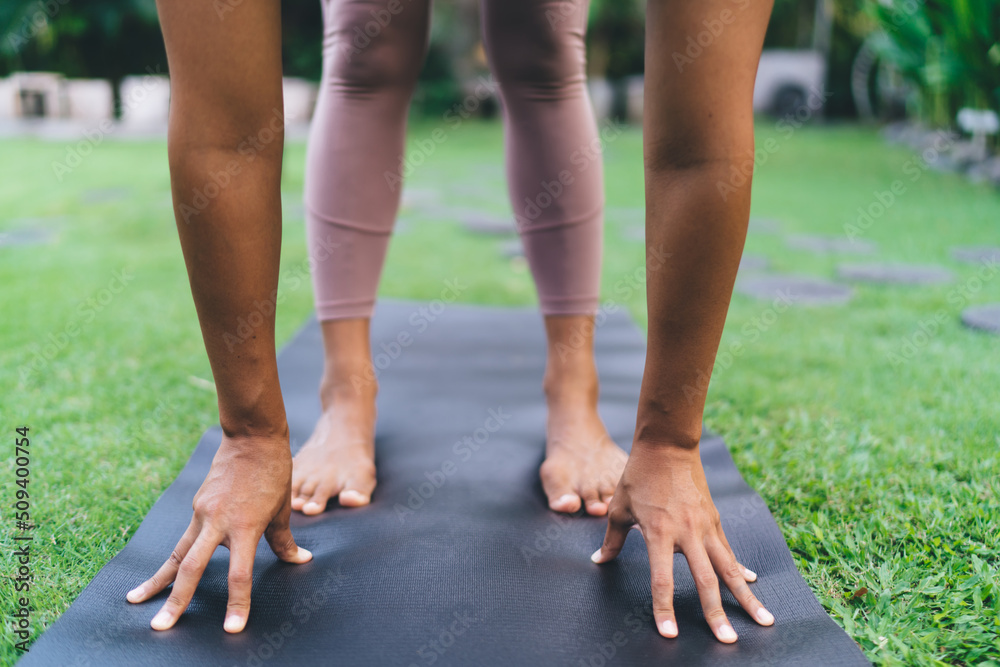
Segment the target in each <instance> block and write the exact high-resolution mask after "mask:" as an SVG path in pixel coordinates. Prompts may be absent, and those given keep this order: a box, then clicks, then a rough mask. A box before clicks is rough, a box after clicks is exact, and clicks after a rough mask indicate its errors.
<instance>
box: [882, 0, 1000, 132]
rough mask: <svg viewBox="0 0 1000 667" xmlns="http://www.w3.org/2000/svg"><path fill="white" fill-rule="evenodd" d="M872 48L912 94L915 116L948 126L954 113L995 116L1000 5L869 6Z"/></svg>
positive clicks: (961, 0) (999, 1)
mask: <svg viewBox="0 0 1000 667" xmlns="http://www.w3.org/2000/svg"><path fill="white" fill-rule="evenodd" d="M868 8H869V11H870V13H871V16H872V17H873V19H874V21H875V22H877V24H878V26H879V27H880V28H881V32H880V33H879V34H878V37H877V41H876V45H877V48H878V51H879V53H880V55H881V56H882V57H883V58H884V59H886V60H887V61H888V62H890V63H891V64H892V65H893V66H894V67H895V68H896V69H897V70H899V72H900V73H901V74H902V75H903V76H904V77H905V78H906V79H907V80H908V81H909V82H910V83H912V84H913V86H914V87H915V88H916V90H917V96H916V99H915V104H916V107H917V109H916V111H917V113H918V114H919V116H920V117H921V118H922V119H924V120H925V121H928V122H930V123H933V124H935V125H949V124H950V123H951V122H952V119H954V118H955V114H956V112H957V111H958V109H959V108H961V107H964V106H971V107H975V108H990V109H993V110H994V111H998V112H1000V0H944V1H942V0H880V1H879V2H874V1H872V2H869V3H868Z"/></svg>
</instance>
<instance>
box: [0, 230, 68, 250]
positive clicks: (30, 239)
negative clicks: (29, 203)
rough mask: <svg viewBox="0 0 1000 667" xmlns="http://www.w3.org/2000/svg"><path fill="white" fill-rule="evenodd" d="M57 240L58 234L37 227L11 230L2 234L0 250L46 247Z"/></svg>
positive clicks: (0, 235) (0, 234)
mask: <svg viewBox="0 0 1000 667" xmlns="http://www.w3.org/2000/svg"><path fill="white" fill-rule="evenodd" d="M55 239H56V233H55V232H54V231H52V230H51V229H44V228H40V227H36V228H34V229H32V228H27V229H11V230H8V231H5V232H0V248H7V247H15V246H32V245H45V244H48V243H52V242H53V241H55Z"/></svg>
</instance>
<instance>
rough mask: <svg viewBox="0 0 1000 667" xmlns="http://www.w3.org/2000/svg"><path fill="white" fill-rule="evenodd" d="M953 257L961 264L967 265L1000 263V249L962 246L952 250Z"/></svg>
mask: <svg viewBox="0 0 1000 667" xmlns="http://www.w3.org/2000/svg"><path fill="white" fill-rule="evenodd" d="M951 256H952V257H954V258H955V259H956V260H958V261H959V262H965V263H967V264H982V263H983V262H1000V248H994V247H991V246H961V247H958V248H952V249H951Z"/></svg>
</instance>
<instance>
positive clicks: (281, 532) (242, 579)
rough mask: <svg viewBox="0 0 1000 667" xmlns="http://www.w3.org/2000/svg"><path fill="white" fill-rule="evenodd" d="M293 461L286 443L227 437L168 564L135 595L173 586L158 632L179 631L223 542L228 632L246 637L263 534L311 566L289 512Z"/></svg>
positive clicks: (287, 556)
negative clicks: (255, 564) (179, 622)
mask: <svg viewBox="0 0 1000 667" xmlns="http://www.w3.org/2000/svg"><path fill="white" fill-rule="evenodd" d="M291 483H292V456H291V452H290V451H289V448H288V438H287V436H285V437H283V438H282V437H277V438H264V437H243V438H229V437H226V436H223V438H222V444H221V445H220V446H219V451H218V452H217V453H216V455H215V459H214V460H213V461H212V468H211V469H210V470H209V471H208V476H207V477H205V481H204V482H203V483H202V485H201V488H200V489H198V493H197V494H195V497H194V516H193V517H192V519H191V525H189V526H188V529H187V531H186V532H185V533H184V536H183V537H181V539H180V541H179V542H178V543H177V546H176V547H174V551H173V553H171V554H170V558H169V559H168V560H167V562H166V563H164V564H163V565H162V566H161V567H160V569H159V570H157V572H156V574H154V575H153V576H152V577H151V578H150V579H148V580H147V581H146V582H144V583H143V584H142V585H141V586H139V587H138V588H136V589H135V590H132V591H130V592H129V594H128V596H127V599H128V601H129V602H142V601H144V600H148V599H149V598H151V597H153V596H154V595H156V594H157V593H159V592H160V591H162V590H163V589H164V588H166V587H167V586H168V585H170V584H171V583H173V584H174V586H173V590H172V591H171V593H170V597H169V598H167V601H166V603H165V604H164V605H163V607H162V608H161V609H160V611H159V612H158V613H157V614H156V616H154V617H153V620H152V621H151V622H150V626H151V627H152V628H153V629H154V630H166V629H168V628H171V627H173V625H174V623H176V622H177V619H178V618H180V616H181V614H183V613H184V610H185V609H187V606H188V604H189V603H190V602H191V597H192V596H193V595H194V591H195V589H196V588H197V587H198V582H199V581H200V580H201V576H202V574H203V573H204V572H205V567H206V566H207V565H208V561H209V559H210V558H211V557H212V554H213V553H214V552H215V548H216V547H217V546H219V545H220V544H221V545H223V546H225V547H226V548H227V549H229V553H230V557H229V606H228V608H227V609H226V620H225V624H224V625H223V627H224V628H225V630H226V632H240V631H242V630H243V628H244V626H246V623H247V616H248V615H249V613H250V588H251V584H252V581H253V561H254V555H255V554H256V552H257V543H258V542H259V541H260V536H261V535H262V534H263V535H264V537H266V538H267V542H268V544H270V545H271V549H272V550H273V551H274V553H275V555H276V556H278V558H280V559H281V560H283V561H286V562H289V563H306V562H308V561H310V560H311V559H312V554H311V553H309V552H308V551H306V550H305V549H302V548H300V547H298V546H296V544H295V539H294V538H293V537H292V531H291V529H290V528H289V526H288V518H289V515H290V513H291Z"/></svg>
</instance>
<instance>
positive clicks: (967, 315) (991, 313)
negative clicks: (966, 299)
mask: <svg viewBox="0 0 1000 667" xmlns="http://www.w3.org/2000/svg"><path fill="white" fill-rule="evenodd" d="M962 324H964V325H965V326H967V327H970V328H972V329H981V330H982V331H989V332H991V333H995V334H1000V303H988V304H986V305H985V306H973V307H972V308H966V309H965V310H964V311H962Z"/></svg>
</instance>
